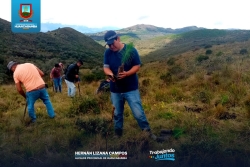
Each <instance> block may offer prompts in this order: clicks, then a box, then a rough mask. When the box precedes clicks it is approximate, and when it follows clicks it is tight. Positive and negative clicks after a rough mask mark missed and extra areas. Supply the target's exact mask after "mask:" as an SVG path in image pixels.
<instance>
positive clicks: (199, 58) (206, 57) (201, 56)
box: [196, 55, 209, 63]
mask: <svg viewBox="0 0 250 167" xmlns="http://www.w3.org/2000/svg"><path fill="white" fill-rule="evenodd" d="M207 59H209V57H208V56H204V55H199V56H198V57H196V61H198V62H199V63H200V62H202V61H203V60H207Z"/></svg>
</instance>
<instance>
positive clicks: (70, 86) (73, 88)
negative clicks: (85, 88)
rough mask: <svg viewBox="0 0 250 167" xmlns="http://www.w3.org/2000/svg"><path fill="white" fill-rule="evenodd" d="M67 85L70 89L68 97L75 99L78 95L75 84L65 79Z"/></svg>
mask: <svg viewBox="0 0 250 167" xmlns="http://www.w3.org/2000/svg"><path fill="white" fill-rule="evenodd" d="M65 82H66V85H67V87H68V96H69V97H74V96H75V94H76V86H75V84H74V83H73V82H70V81H68V80H66V79H65Z"/></svg>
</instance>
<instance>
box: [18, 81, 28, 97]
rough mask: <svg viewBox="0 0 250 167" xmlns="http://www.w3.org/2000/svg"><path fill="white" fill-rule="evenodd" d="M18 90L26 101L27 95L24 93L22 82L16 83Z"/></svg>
mask: <svg viewBox="0 0 250 167" xmlns="http://www.w3.org/2000/svg"><path fill="white" fill-rule="evenodd" d="M16 89H17V91H18V93H19V94H20V95H22V96H23V97H24V98H25V99H26V94H25V93H24V91H23V89H22V86H21V83H20V82H18V83H16Z"/></svg>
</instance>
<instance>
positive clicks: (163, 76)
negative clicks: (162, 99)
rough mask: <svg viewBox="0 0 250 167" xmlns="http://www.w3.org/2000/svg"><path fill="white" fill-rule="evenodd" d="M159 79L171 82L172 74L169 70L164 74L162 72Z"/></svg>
mask: <svg viewBox="0 0 250 167" xmlns="http://www.w3.org/2000/svg"><path fill="white" fill-rule="evenodd" d="M160 79H161V80H163V81H164V82H165V83H171V82H172V75H171V73H170V72H167V73H166V74H162V75H161V76H160Z"/></svg>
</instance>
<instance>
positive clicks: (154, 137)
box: [149, 132, 157, 140]
mask: <svg viewBox="0 0 250 167" xmlns="http://www.w3.org/2000/svg"><path fill="white" fill-rule="evenodd" d="M149 137H150V138H151V139H153V140H156V139H157V137H156V136H155V135H154V134H153V133H152V132H151V133H150V134H149Z"/></svg>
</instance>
